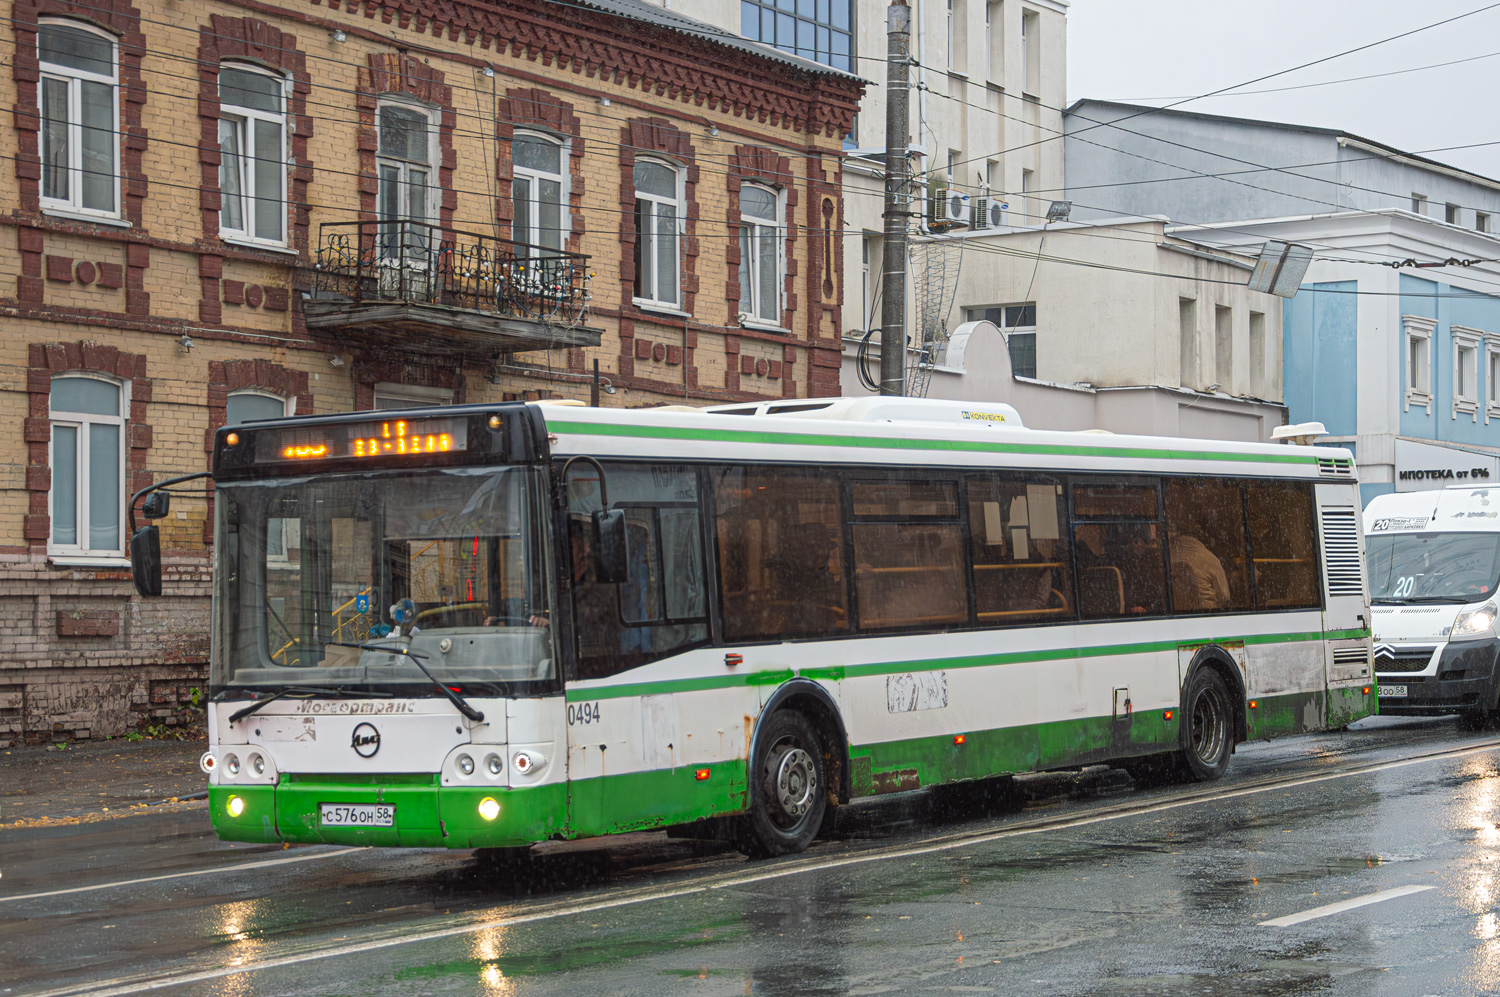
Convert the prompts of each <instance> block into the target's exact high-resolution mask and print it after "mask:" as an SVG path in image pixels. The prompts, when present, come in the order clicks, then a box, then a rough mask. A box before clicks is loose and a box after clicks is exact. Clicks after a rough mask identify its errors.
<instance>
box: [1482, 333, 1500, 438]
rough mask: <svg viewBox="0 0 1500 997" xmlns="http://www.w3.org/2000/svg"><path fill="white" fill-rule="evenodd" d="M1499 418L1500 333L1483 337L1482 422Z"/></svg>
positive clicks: (1486, 422)
mask: <svg viewBox="0 0 1500 997" xmlns="http://www.w3.org/2000/svg"><path fill="white" fill-rule="evenodd" d="M1491 419H1500V335H1496V334H1495V333H1489V334H1487V335H1486V336H1485V337H1484V422H1485V425H1489V422H1490V420H1491Z"/></svg>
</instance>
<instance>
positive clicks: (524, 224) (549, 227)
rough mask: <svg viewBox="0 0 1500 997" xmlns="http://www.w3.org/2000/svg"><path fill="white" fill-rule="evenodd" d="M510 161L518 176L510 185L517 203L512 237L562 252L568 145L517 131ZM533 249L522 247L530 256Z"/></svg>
mask: <svg viewBox="0 0 1500 997" xmlns="http://www.w3.org/2000/svg"><path fill="white" fill-rule="evenodd" d="M510 152H511V162H512V163H513V164H514V169H515V179H514V180H513V181H512V184H511V192H512V197H513V198H514V199H515V203H516V217H515V223H514V228H513V230H512V232H513V237H514V239H515V241H516V242H518V243H521V244H523V245H530V246H536V247H539V248H540V249H542V250H550V251H551V252H553V253H558V252H561V251H562V248H563V240H564V234H563V233H564V232H565V231H566V230H567V226H566V225H565V224H564V219H565V216H566V214H567V207H566V205H567V203H568V202H567V198H568V190H567V188H568V182H567V174H566V173H565V172H564V171H563V164H564V163H565V162H566V161H567V146H566V145H565V144H564V143H562V142H559V141H557V140H556V139H552V138H547V137H545V136H542V135H531V134H523V133H517V134H516V136H515V138H513V139H512V140H511V147H510ZM532 252H533V251H530V250H522V251H520V255H523V256H529V255H532Z"/></svg>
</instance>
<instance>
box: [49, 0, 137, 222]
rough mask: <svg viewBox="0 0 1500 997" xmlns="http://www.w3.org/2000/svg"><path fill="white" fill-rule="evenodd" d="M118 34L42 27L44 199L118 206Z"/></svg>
mask: <svg viewBox="0 0 1500 997" xmlns="http://www.w3.org/2000/svg"><path fill="white" fill-rule="evenodd" d="M115 56H116V47H115V40H114V39H113V38H111V37H110V36H108V35H106V34H104V33H103V32H99V31H94V30H92V29H88V28H84V27H81V26H76V25H71V24H58V23H46V22H44V23H42V24H41V25H40V26H39V27H38V29H37V57H38V59H39V60H40V62H41V65H40V67H39V70H40V73H41V80H40V82H39V84H38V86H37V95H38V98H39V101H40V105H41V114H42V134H41V153H42V192H41V194H42V197H41V200H42V206H43V207H51V208H61V209H64V210H67V211H82V212H89V213H93V214H98V215H113V216H118V214H119V168H118V166H119V149H120V145H119V141H118V139H117V138H116V136H117V135H118V134H119V130H120V101H119V95H118V88H119V82H120V76H119V67H118V65H117V62H116V58H115Z"/></svg>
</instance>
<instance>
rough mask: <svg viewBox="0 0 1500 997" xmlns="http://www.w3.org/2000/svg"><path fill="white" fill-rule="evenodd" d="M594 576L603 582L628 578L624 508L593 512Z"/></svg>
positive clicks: (628, 566) (628, 559)
mask: <svg viewBox="0 0 1500 997" xmlns="http://www.w3.org/2000/svg"><path fill="white" fill-rule="evenodd" d="M594 577H595V578H597V579H598V580H599V581H601V582H603V583H605V584H613V583H617V582H623V581H628V580H629V578H630V557H629V555H628V552H627V551H626V549H625V510H624V509H600V510H599V511H598V512H596V513H594Z"/></svg>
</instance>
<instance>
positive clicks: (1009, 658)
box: [567, 630, 1370, 703]
mask: <svg viewBox="0 0 1500 997" xmlns="http://www.w3.org/2000/svg"><path fill="white" fill-rule="evenodd" d="M1368 636H1370V631H1368V630H1328V631H1317V630H1314V631H1310V632H1306V633H1284V634H1256V635H1251V636H1247V637H1233V638H1229V637H1226V638H1221V639H1219V640H1204V641H1191V642H1186V641H1175V640H1159V641H1149V642H1142V643H1138V644H1107V645H1103V646H1100V647H1063V648H1056V649H1054V650H1050V651H1013V652H1009V653H1004V654H975V655H968V656H965V657H961V658H929V659H925V660H920V661H877V662H872V663H870V664H867V665H833V666H829V667H824V668H803V669H800V670H799V671H797V672H795V673H793V672H792V671H791V670H789V669H777V670H770V671H752V672H744V673H732V674H727V675H708V676H702V677H699V678H691V679H662V680H660V681H656V682H632V683H630V684H628V685H606V686H594V687H589V688H577V687H571V688H569V689H568V691H567V698H568V702H570V703H579V702H585V701H592V700H596V699H621V698H624V697H626V696H660V695H666V694H669V693H677V692H701V691H703V690H707V689H731V688H737V687H741V686H752V685H754V686H760V685H780V684H781V683H782V682H785V681H787V680H788V679H790V678H792V676H793V674H796V675H798V676H800V677H802V678H807V679H813V680H815V681H828V682H838V681H842V680H843V679H846V678H861V677H869V676H872V675H896V674H901V673H904V672H931V671H937V670H939V669H950V668H951V669H959V668H983V667H987V666H994V665H1014V664H1021V663H1024V662H1030V661H1061V660H1066V659H1070V658H1101V657H1113V656H1117V655H1124V654H1151V653H1156V652H1161V651H1175V650H1177V649H1178V648H1180V647H1194V646H1198V645H1202V644H1214V643H1218V644H1225V643H1244V644H1289V643H1297V642H1302V641H1313V640H1317V641H1322V640H1362V639H1364V638H1366V637H1368Z"/></svg>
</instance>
